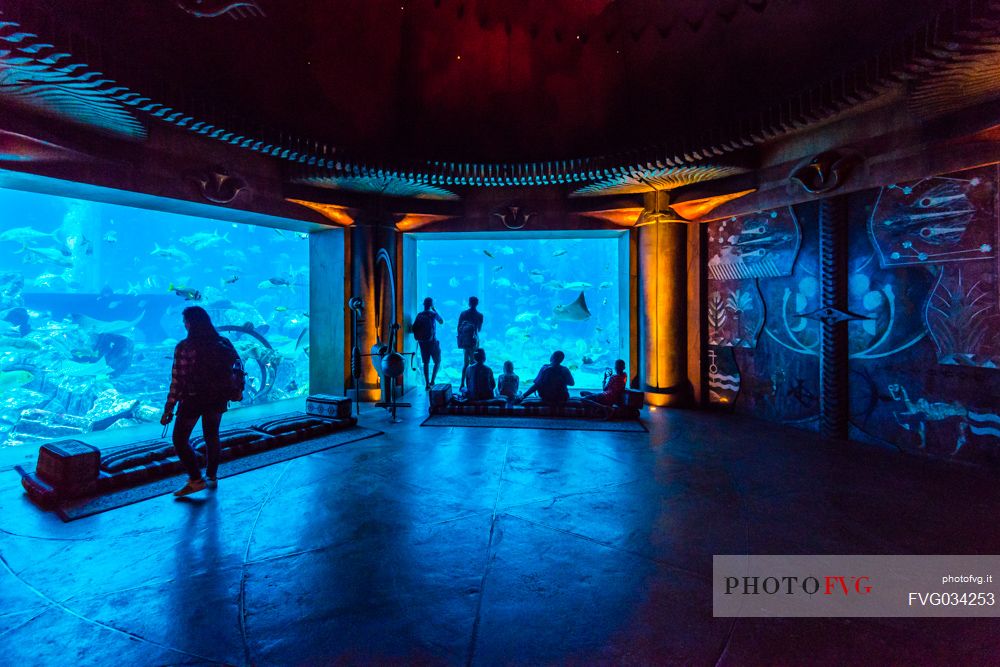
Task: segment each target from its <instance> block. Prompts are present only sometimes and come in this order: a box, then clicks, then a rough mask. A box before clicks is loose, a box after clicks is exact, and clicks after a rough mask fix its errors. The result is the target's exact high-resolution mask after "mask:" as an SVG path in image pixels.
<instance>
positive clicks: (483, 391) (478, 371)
mask: <svg viewBox="0 0 1000 667" xmlns="http://www.w3.org/2000/svg"><path fill="white" fill-rule="evenodd" d="M472 360H473V362H474V363H473V364H472V365H471V366H469V368H468V370H467V372H466V378H465V380H466V388H465V397H466V398H467V399H468V400H470V401H488V400H490V399H491V398H493V390H494V389H496V386H497V383H496V380H494V379H493V370H492V369H491V368H490V367H489V366H487V365H486V350H484V349H482V348H477V349H476V351H475V352H473V353H472Z"/></svg>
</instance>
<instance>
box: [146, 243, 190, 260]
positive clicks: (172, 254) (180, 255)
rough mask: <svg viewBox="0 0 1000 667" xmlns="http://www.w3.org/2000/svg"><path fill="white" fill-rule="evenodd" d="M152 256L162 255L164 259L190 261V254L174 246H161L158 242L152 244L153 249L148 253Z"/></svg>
mask: <svg viewBox="0 0 1000 667" xmlns="http://www.w3.org/2000/svg"><path fill="white" fill-rule="evenodd" d="M149 254H150V255H152V256H153V257H163V258H165V259H170V260H174V261H176V262H181V263H183V264H190V263H191V255H189V254H187V253H186V252H184V251H183V250H178V249H177V248H176V247H174V246H167V247H166V248H161V247H160V244H159V243H154V244H153V251H152V252H150V253H149Z"/></svg>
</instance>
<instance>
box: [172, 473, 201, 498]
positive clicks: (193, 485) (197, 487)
mask: <svg viewBox="0 0 1000 667" xmlns="http://www.w3.org/2000/svg"><path fill="white" fill-rule="evenodd" d="M204 490H205V480H203V479H201V478H198V479H189V480H188V483H187V484H185V485H184V486H182V487H181V488H179V489H177V490H176V491H174V495H175V496H177V497H178V498H180V497H181V496H187V495H190V494H192V493H197V492H198V491H204Z"/></svg>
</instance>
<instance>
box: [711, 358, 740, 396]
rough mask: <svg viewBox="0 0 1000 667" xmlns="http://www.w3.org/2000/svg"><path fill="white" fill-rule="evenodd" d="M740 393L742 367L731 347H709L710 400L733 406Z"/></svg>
mask: <svg viewBox="0 0 1000 667" xmlns="http://www.w3.org/2000/svg"><path fill="white" fill-rule="evenodd" d="M739 393H740V369H739V367H738V366H737V365H736V357H734V356H733V349H732V348H731V347H716V346H714V345H711V344H709V348H708V402H709V403H713V404H717V405H726V406H729V407H732V406H733V405H734V404H735V403H736V398H737V397H738V396H739Z"/></svg>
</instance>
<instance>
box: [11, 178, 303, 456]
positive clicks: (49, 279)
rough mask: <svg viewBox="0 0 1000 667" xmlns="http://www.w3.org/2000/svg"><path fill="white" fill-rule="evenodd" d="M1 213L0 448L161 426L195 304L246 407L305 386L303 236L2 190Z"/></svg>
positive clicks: (295, 393)
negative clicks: (230, 365)
mask: <svg viewBox="0 0 1000 667" xmlns="http://www.w3.org/2000/svg"><path fill="white" fill-rule="evenodd" d="M0 211H2V213H0V216H2V217H0V443H2V444H3V445H6V446H12V445H21V444H25V443H37V442H41V441H46V440H52V439H55V438H63V437H73V436H74V435H77V434H81V433H87V432H91V431H97V430H105V429H109V428H123V427H127V426H131V425H136V424H139V423H143V422H155V421H158V419H159V416H160V414H161V412H162V408H163V403H164V401H165V399H166V394H167V390H168V388H169V383H170V367H171V363H172V355H173V349H174V346H175V345H176V344H177V341H178V340H179V339H180V338H183V337H184V335H185V331H184V326H183V322H182V319H181V311H182V310H183V309H184V308H185V307H187V306H190V305H199V306H202V307H203V308H205V309H206V310H207V311H208V313H209V315H210V316H211V317H212V320H213V322H214V323H215V325H216V326H217V327H219V328H220V330H221V332H222V333H223V335H225V336H227V337H228V338H230V340H232V341H233V343H234V344H235V345H236V347H237V349H238V350H239V352H240V355H241V356H242V357H243V360H244V363H245V364H246V368H247V371H248V372H249V374H250V377H249V379H248V380H249V382H248V390H247V392H246V399H245V401H244V404H250V403H264V402H270V401H277V400H281V399H285V398H290V397H293V396H299V395H303V394H306V393H308V390H309V358H308V355H309V347H308V345H309V334H308V330H309V311H308V306H309V242H308V237H307V235H306V234H302V233H297V232H291V231H285V230H276V229H271V228H267V227H254V226H251V225H237V224H234V223H229V222H220V221H217V220H210V219H205V218H197V217H190V216H184V215H178V214H173V213H163V212H157V211H149V210H145V209H135V208H128V207H124V206H116V205H112V204H103V203H95V202H90V201H83V200H78V199H68V198H63V197H55V196H51V195H41V194H35V193H28V192H20V191H14V190H5V189H0Z"/></svg>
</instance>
